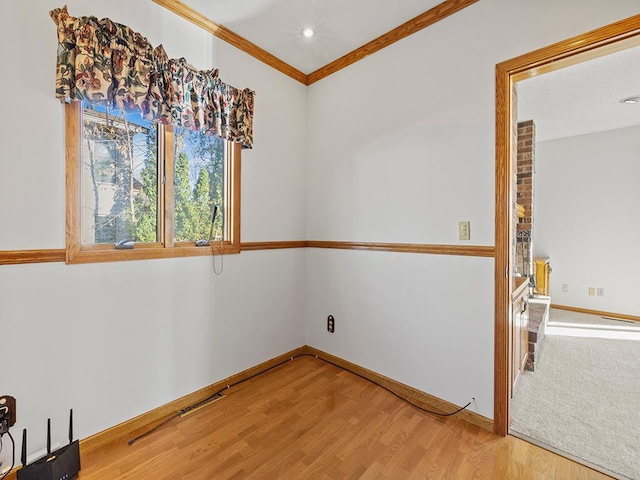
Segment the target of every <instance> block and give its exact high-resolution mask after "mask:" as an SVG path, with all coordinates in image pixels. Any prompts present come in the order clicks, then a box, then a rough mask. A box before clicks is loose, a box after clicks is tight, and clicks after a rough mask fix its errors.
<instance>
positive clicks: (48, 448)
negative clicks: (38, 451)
mask: <svg viewBox="0 0 640 480" xmlns="http://www.w3.org/2000/svg"><path fill="white" fill-rule="evenodd" d="M50 453H51V419H50V418H47V455H49V454H50Z"/></svg>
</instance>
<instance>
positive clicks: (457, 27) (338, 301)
mask: <svg viewBox="0 0 640 480" xmlns="http://www.w3.org/2000/svg"><path fill="white" fill-rule="evenodd" d="M638 12H639V8H638V5H637V4H635V5H634V4H633V2H629V1H626V0H618V1H614V2H603V1H598V0H590V1H586V2H585V1H581V0H571V1H569V0H567V1H562V2H556V1H552V0H544V1H537V2H526V1H513V0H482V1H481V2H478V3H475V4H473V5H472V6H470V7H468V8H466V9H464V10H463V11H461V12H458V13H456V14H455V15H453V16H451V17H448V18H447V19H445V20H443V21H441V22H438V23H437V24H435V25H432V26H430V27H429V28H427V29H425V30H423V31H421V32H418V33H416V34H414V35H412V36H410V37H408V38H406V39H403V40H402V41H400V42H398V43H395V44H394V45H391V46H390V47H388V48H386V49H384V50H382V51H381V52H378V53H376V54H374V55H371V56H369V57H367V58H365V59H364V60H362V61H360V62H358V63H356V64H355V65H353V66H351V67H349V68H347V69H345V70H342V71H340V72H337V73H335V74H334V75H331V76H330V77H328V78H326V79H324V80H322V81H320V82H318V83H316V84H313V85H312V86H311V87H310V89H309V125H308V129H309V169H308V176H307V202H308V216H307V236H308V238H309V239H314V240H345V241H370V242H409V243H414V242H415V243H443V244H460V243H465V244H469V243H470V244H473V245H493V243H494V205H495V202H494V165H495V153H494V141H495V134H494V122H495V115H494V110H495V92H494V77H495V65H496V63H499V62H501V61H504V60H508V59H509V58H512V57H515V56H517V55H520V54H524V53H527V52H529V51H532V50H534V49H537V48H540V47H543V46H546V45H549V44H551V43H554V42H557V41H560V40H563V39H566V38H568V37H571V36H574V35H577V34H580V33H583V32H586V31H589V30H591V29H594V28H597V27H600V26H603V25H605V24H608V23H611V22H613V21H616V20H619V19H622V18H625V17H628V16H630V15H632V14H637V13H638ZM460 220H469V221H471V241H470V242H460V241H458V240H457V224H458V221H460ZM363 255H364V254H363V253H361V252H351V253H345V252H338V251H326V252H325V251H323V252H316V251H314V252H311V253H310V254H309V264H308V265H309V266H308V274H309V283H308V291H307V297H308V299H309V301H308V304H307V307H308V308H307V343H309V344H310V345H313V346H318V347H321V348H323V349H324V350H326V351H328V352H330V353H335V354H336V355H339V356H342V357H343V358H346V359H347V360H350V361H353V362H355V363H357V364H360V365H362V366H364V367H367V368H371V369H373V370H378V371H382V372H388V373H389V375H390V376H392V377H394V378H398V379H400V380H402V381H404V382H405V383H408V384H410V385H412V386H416V387H418V388H420V389H421V390H424V391H426V392H429V393H432V394H435V395H438V396H439V397H441V398H444V399H445V400H448V401H451V402H453V403H456V404H465V403H466V402H467V401H468V399H469V397H470V396H475V397H476V399H477V405H475V406H474V409H475V410H476V411H478V412H479V413H481V414H482V415H485V416H487V417H493V362H492V358H493V357H492V356H493V322H494V309H493V304H492V303H493V262H492V261H491V260H490V259H478V258H458V257H446V258H435V257H429V258H425V257H423V256H420V255H409V254H405V256H394V255H384V254H376V253H369V254H366V259H367V260H370V261H371V262H373V261H375V262H376V267H377V268H376V269H375V271H372V270H370V268H369V267H368V266H367V265H368V264H364V265H363V264H362V263H363V262H362V258H363ZM374 259H375V260H374ZM320 266H322V268H320ZM354 269H355V271H354ZM365 274H368V275H365ZM452 275H453V277H452ZM363 277H364V278H363ZM453 278H456V279H459V281H458V282H456V281H454V280H453ZM342 279H353V282H352V283H349V284H348V285H344V284H345V282H346V280H342ZM363 280H366V282H364V283H363ZM336 284H337V285H340V286H343V287H344V288H337V287H336ZM417 286H421V287H422V288H417ZM410 287H412V288H410ZM318 299H322V300H321V301H319V300H318ZM363 305H366V307H363ZM330 310H331V311H330ZM336 312H338V313H336ZM329 313H333V314H334V315H335V316H336V321H337V326H336V333H335V334H333V335H330V334H328V333H326V329H325V327H324V325H325V324H326V317H327V315H328V314H329ZM454 329H455V330H454ZM410 339H413V341H410ZM461 346H465V347H468V348H461Z"/></svg>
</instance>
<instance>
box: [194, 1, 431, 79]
mask: <svg viewBox="0 0 640 480" xmlns="http://www.w3.org/2000/svg"><path fill="white" fill-rule="evenodd" d="M183 3H185V4H186V5H188V6H190V7H191V8H193V9H194V10H195V11H196V12H198V13H200V14H202V15H204V16H206V17H207V18H209V19H210V20H213V21H214V22H216V23H218V24H222V25H224V26H225V27H227V28H229V29H230V30H232V31H233V32H235V33H237V34H238V35H240V36H241V37H243V38H246V39H247V40H249V41H251V42H253V43H255V44H256V45H258V46H259V47H261V48H263V49H264V50H266V51H267V52H269V53H271V54H273V55H275V56H276V57H278V58H279V59H280V60H283V61H284V62H286V63H288V64H289V65H291V66H293V67H295V68H297V69H298V70H300V71H302V72H303V73H306V74H309V73H311V72H314V71H315V70H317V69H319V68H321V67H324V66H325V65H327V64H328V63H331V62H332V61H333V60H336V59H338V58H340V57H341V56H343V55H345V54H347V53H349V52H351V51H353V50H355V49H356V48H358V47H361V46H362V45H364V44H366V43H368V42H370V41H371V40H373V39H375V38H377V37H379V36H380V35H383V34H385V33H387V32H388V31H389V30H392V29H394V28H395V27H397V26H399V25H402V24H403V23H404V22H406V21H408V20H411V19H412V18H414V17H417V16H418V15H420V14H421V13H424V12H426V11H427V10H429V9H431V8H433V7H435V6H436V5H438V4H439V3H441V0H401V1H389V0H348V1H346V0H242V1H238V0H183ZM304 27H313V28H314V29H315V30H316V36H315V37H313V38H311V39H308V38H304V37H302V35H300V30H302V29H303V28H304Z"/></svg>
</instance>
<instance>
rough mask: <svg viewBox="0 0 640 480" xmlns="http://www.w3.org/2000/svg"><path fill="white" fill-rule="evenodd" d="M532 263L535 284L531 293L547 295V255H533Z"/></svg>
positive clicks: (548, 266)
mask: <svg viewBox="0 0 640 480" xmlns="http://www.w3.org/2000/svg"><path fill="white" fill-rule="evenodd" d="M533 263H534V266H535V277H536V286H535V288H534V289H533V293H535V294H536V295H545V296H549V275H550V274H551V264H550V263H549V257H535V258H534V259H533Z"/></svg>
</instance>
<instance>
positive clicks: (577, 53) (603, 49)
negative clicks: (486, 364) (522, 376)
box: [494, 15, 640, 436]
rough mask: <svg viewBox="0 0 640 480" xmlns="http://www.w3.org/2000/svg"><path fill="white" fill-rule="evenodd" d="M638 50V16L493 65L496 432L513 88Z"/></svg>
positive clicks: (506, 289)
mask: <svg viewBox="0 0 640 480" xmlns="http://www.w3.org/2000/svg"><path fill="white" fill-rule="evenodd" d="M637 45H640V15H636V16H634V17H630V18H628V19H626V20H622V21H620V22H617V23H614V24H611V25H608V26H606V27H602V28H600V29H597V30H594V31H591V32H588V33H585V34H583V35H580V36H578V37H574V38H572V39H569V40H566V41H563V42H559V43H557V44H554V45H551V46H549V47H545V48H542V49H540V50H536V51H534V52H530V53H528V54H525V55H522V56H520V57H516V58H514V59H511V60H508V61H506V62H502V63H500V64H498V65H497V66H496V208H495V218H496V225H495V226H496V229H495V273H494V275H495V278H494V283H495V299H494V302H495V338H494V344H495V357H494V431H495V432H496V433H497V434H499V435H502V436H506V435H507V434H508V433H509V419H510V413H509V391H510V382H511V363H510V361H511V352H512V349H511V348H512V346H511V343H510V338H512V328H513V318H512V317H511V310H512V309H511V293H512V272H514V271H515V270H514V267H515V266H514V258H513V255H512V248H511V246H512V242H513V233H512V232H513V220H512V218H513V215H512V211H513V208H514V206H513V191H512V174H511V172H512V168H511V165H512V163H511V162H512V153H513V152H512V146H513V144H514V142H513V132H514V123H515V117H516V116H515V113H514V108H515V106H516V105H515V104H516V102H515V101H514V98H513V94H514V88H513V87H514V85H515V84H516V83H517V82H518V81H521V80H524V79H527V78H531V77H534V76H537V75H541V74H544V73H548V72H551V71H555V70H558V69H560V68H564V67H567V66H570V65H574V64H578V63H581V62H584V61H586V60H589V59H593V58H597V57H600V56H602V55H606V54H609V53H613V52H616V51H620V50H624V49H626V48H629V47H631V46H637Z"/></svg>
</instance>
